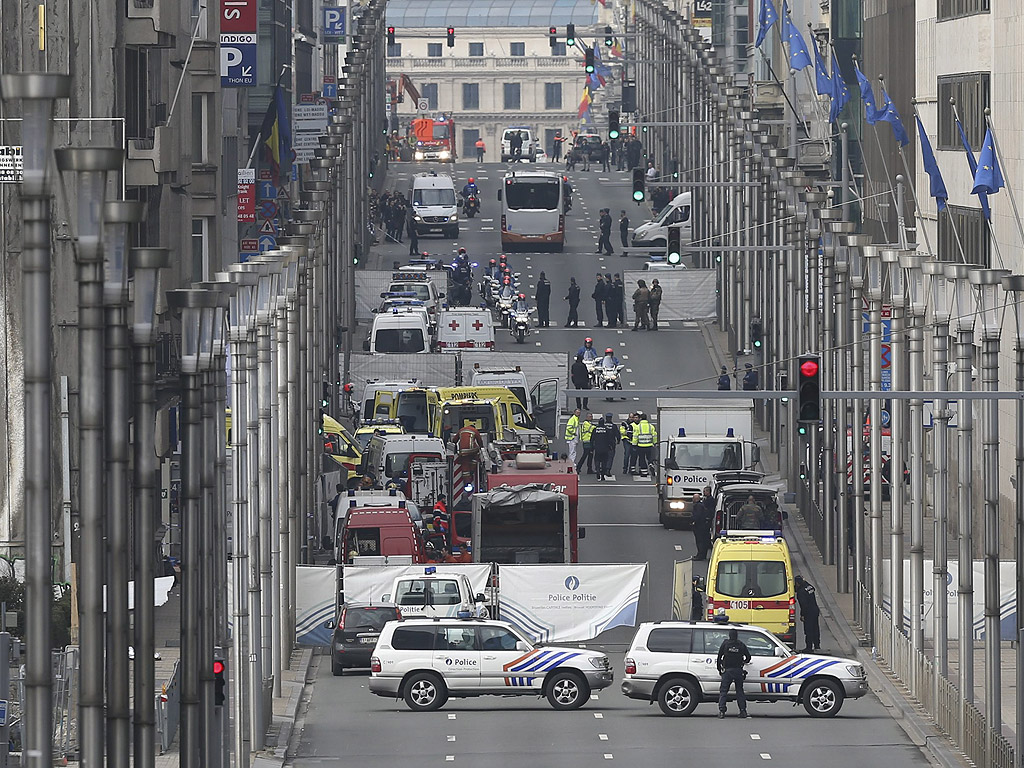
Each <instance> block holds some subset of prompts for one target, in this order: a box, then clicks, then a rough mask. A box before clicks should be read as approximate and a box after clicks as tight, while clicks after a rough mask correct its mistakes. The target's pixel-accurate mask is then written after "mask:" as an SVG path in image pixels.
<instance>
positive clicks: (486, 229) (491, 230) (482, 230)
mask: <svg viewBox="0 0 1024 768" xmlns="http://www.w3.org/2000/svg"><path fill="white" fill-rule="evenodd" d="M480 231H481V232H493V231H494V227H480Z"/></svg>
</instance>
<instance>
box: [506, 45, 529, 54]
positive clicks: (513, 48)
mask: <svg viewBox="0 0 1024 768" xmlns="http://www.w3.org/2000/svg"><path fill="white" fill-rule="evenodd" d="M508 55H509V56H525V55H526V43H509V44H508Z"/></svg>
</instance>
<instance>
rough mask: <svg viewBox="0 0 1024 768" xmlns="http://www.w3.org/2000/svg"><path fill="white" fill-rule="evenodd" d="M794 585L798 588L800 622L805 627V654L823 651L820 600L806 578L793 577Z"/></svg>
mask: <svg viewBox="0 0 1024 768" xmlns="http://www.w3.org/2000/svg"><path fill="white" fill-rule="evenodd" d="M793 584H794V585H795V586H796V599H797V602H798V603H800V621H802V622H803V625H804V645H805V646H806V647H805V648H804V651H803V652H804V653H810V652H811V651H820V650H821V627H820V626H819V625H818V618H819V617H820V616H821V609H819V608H818V598H817V596H816V595H815V592H814V587H813V586H812V585H811V583H810V582H808V581H805V580H804V577H803V576H801V575H799V574H797V575H796V576H794V577H793Z"/></svg>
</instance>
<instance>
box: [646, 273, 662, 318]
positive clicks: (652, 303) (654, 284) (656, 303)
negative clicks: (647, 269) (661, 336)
mask: <svg viewBox="0 0 1024 768" xmlns="http://www.w3.org/2000/svg"><path fill="white" fill-rule="evenodd" d="M647 309H648V311H649V312H650V313H651V330H652V331H656V330H658V312H660V311H661V283H659V282H658V278H654V279H653V280H651V295H650V297H649V298H648V299H647Z"/></svg>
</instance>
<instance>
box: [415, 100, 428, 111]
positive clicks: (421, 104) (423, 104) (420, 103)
mask: <svg viewBox="0 0 1024 768" xmlns="http://www.w3.org/2000/svg"><path fill="white" fill-rule="evenodd" d="M429 109H430V101H429V100H428V99H416V111H417V112H426V111H427V110H429Z"/></svg>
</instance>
